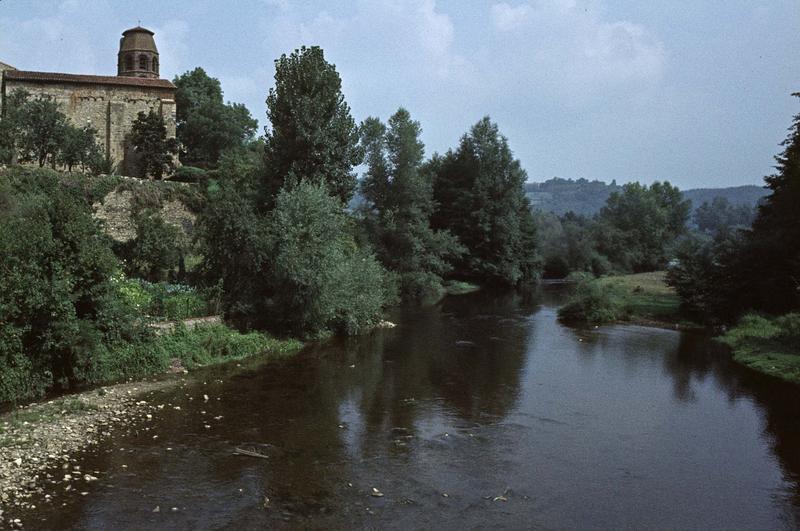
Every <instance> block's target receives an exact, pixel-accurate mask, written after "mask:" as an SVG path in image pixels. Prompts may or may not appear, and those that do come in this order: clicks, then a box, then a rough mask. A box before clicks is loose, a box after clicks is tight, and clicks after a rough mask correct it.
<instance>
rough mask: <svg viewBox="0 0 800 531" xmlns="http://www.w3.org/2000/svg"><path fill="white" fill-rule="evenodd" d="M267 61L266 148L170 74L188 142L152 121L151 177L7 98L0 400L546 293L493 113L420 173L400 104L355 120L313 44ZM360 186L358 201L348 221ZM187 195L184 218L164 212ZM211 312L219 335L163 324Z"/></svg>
mask: <svg viewBox="0 0 800 531" xmlns="http://www.w3.org/2000/svg"><path fill="white" fill-rule="evenodd" d="M275 67H276V72H275V87H274V88H273V89H271V90H270V93H269V96H268V98H267V109H268V110H267V117H268V119H269V122H270V125H269V126H268V127H267V129H266V130H265V134H264V136H263V137H261V138H258V139H256V138H254V136H255V124H256V122H255V121H254V120H253V119H252V118H251V117H250V115H249V113H248V112H247V110H246V109H245V108H244V107H243V106H241V105H238V104H225V103H223V101H224V100H223V95H222V89H221V85H220V83H219V81H218V80H216V79H214V78H212V77H210V76H208V74H206V73H205V71H203V70H202V69H199V68H198V69H195V70H192V71H190V72H187V73H185V74H183V75H181V76H178V77H177V78H176V79H175V84H176V86H177V87H178V91H177V96H176V97H177V98H178V100H179V101H180V102H181V105H179V115H178V126H177V136H178V138H177V140H178V142H177V143H175V142H172V141H170V140H169V139H167V138H166V135H165V129H164V126H163V121H162V120H161V118H160V117H159V116H158V115H156V114H154V113H150V114H144V113H143V114H141V115H140V116H139V117H138V119H137V120H136V121H135V123H134V126H133V134H132V137H131V139H132V142H133V147H134V149H135V150H136V152H137V153H138V155H139V157H140V158H141V160H142V161H143V163H144V167H145V169H146V171H147V174H148V176H149V177H150V179H151V182H149V183H143V182H137V181H135V180H131V179H127V178H121V177H117V176H114V175H113V170H114V164H113V162H114V161H109V160H101V159H100V157H99V156H98V153H100V152H101V150H99V149H98V147H97V145H96V143H95V134H94V132H93V131H91V130H86V131H83V132H82V133H81V134H82V135H83V136H82V137H81V138H82V139H83V140H84V141H85V142H83V143H82V144H80V149H78V154H77V155H76V156H75V157H72V155H70V150H72V149H73V147H74V146H73V144H74V142H72V137H74V136H75V135H76V134H77V133H75V131H73V130H72V129H71V127H72V126H70V125H69V124H68V123H67V121H66V119H65V117H64V115H63V113H61V111H60V110H59V108H58V106H57V105H56V104H55V103H53V102H51V101H49V100H43V99H41V98H36V99H34V98H32V97H31V96H30V95H29V94H25V93H17V94H15V95H14V98H12V105H11V107H10V108H9V112H7V113H6V114H5V115H4V117H3V119H2V122H0V124H2V126H0V147H2V150H0V162H2V163H5V164H8V165H10V168H8V169H5V170H0V205H1V206H2V208H0V270H2V271H3V275H2V277H1V278H0V404H9V403H16V402H20V401H27V400H30V399H33V398H37V397H40V396H42V395H43V394H44V393H46V392H48V391H62V392H63V391H68V390H74V389H81V388H84V387H86V386H92V385H97V384H101V383H105V382H113V381H118V380H122V379H127V378H138V377H142V376H144V375H147V374H152V373H158V372H163V371H164V370H165V369H166V368H167V367H169V366H176V365H177V366H179V367H183V368H192V367H194V366H198V365H206V364H209V363H215V362H218V361H223V360H229V359H235V358H239V357H243V356H248V355H254V354H257V353H267V354H272V355H277V354H283V353H285V352H288V351H292V350H296V349H297V348H298V347H299V346H300V340H304V339H308V338H311V339H313V338H320V337H325V336H328V335H330V334H337V333H338V334H358V333H362V332H364V331H366V330H369V329H370V328H372V327H374V326H376V325H377V324H379V323H380V322H381V320H382V316H383V309H384V308H385V307H387V306H388V305H392V304H396V303H397V302H398V301H400V300H403V301H407V302H412V303H421V302H431V301H435V300H437V299H438V298H440V297H441V296H442V295H443V294H444V293H446V292H448V291H449V292H451V293H459V292H460V293H464V292H468V291H471V290H473V289H475V285H477V284H491V285H496V286H502V287H514V286H518V285H521V284H525V283H529V282H535V281H536V280H537V278H538V276H539V271H540V261H539V257H538V252H537V243H536V237H535V226H534V223H533V217H532V214H531V210H530V208H529V204H528V202H527V199H526V198H525V193H524V189H523V184H524V182H525V180H526V175H525V172H524V170H522V168H521V165H520V163H519V161H517V160H515V159H514V158H513V155H512V153H511V151H510V149H509V147H508V142H507V140H506V139H505V137H503V136H502V135H501V134H500V132H499V130H498V127H497V125H496V124H494V123H493V122H491V120H490V119H489V118H484V119H482V120H481V121H479V122H478V123H477V124H476V125H475V126H474V127H473V128H472V129H471V130H470V131H469V132H468V133H467V134H465V135H464V136H463V137H462V139H461V141H460V143H459V145H458V147H457V148H455V149H453V150H451V151H448V152H447V153H446V154H444V155H437V154H434V155H433V156H432V157H431V158H430V159H429V160H427V161H426V160H424V154H425V153H424V146H423V144H422V142H421V141H420V139H419V136H420V133H421V126H420V124H419V123H418V122H416V121H414V120H413V119H412V118H411V115H410V113H409V112H408V111H406V110H405V109H400V110H398V111H397V113H395V114H394V115H393V116H391V117H390V118H389V120H388V124H386V125H384V123H383V122H381V120H379V119H378V118H369V119H367V120H365V121H364V123H362V124H357V123H356V122H355V121H354V120H353V118H352V116H351V114H350V108H349V106H348V105H347V103H346V101H345V98H344V95H343V94H342V91H341V80H340V78H339V74H338V73H337V71H336V69H335V67H334V66H333V65H331V64H330V63H328V62H327V61H326V60H325V57H324V54H323V51H322V50H321V49H320V48H317V47H311V48H301V49H299V50H296V51H294V52H293V53H291V54H288V55H283V56H281V57H280V58H279V59H278V60H277V61H276V63H275ZM33 111H35V112H33ZM76 149H77V148H76ZM176 154H177V155H178V157H179V158H180V160H181V161H182V162H183V164H184V165H183V166H182V167H181V168H180V169H178V170H176V171H175V172H174V176H173V179H174V180H176V181H184V182H189V184H184V185H181V184H178V183H167V182H160V179H162V177H163V176H165V175H169V174H170V173H172V170H173V168H174V166H175V155H176ZM17 161H23V162H34V163H36V164H37V165H38V166H40V169H31V168H29V167H19V166H16V165H15V164H16V162H17ZM362 162H366V166H367V173H366V176H365V178H364V179H363V180H362V181H361V182H359V181H358V180H357V178H356V173H355V171H354V168H356V167H357V166H359V165H360V164H361V163H362ZM45 167H50V168H53V169H46V168H45ZM56 169H59V170H61V171H62V172H61V173H60V172H59V171H55V170H56ZM73 169H75V170H79V171H78V172H74V173H73V172H71V171H70V170H73ZM64 170H66V171H64ZM356 190H360V192H361V193H362V195H363V196H364V197H365V198H366V200H365V201H364V202H363V203H362V205H361V206H360V207H359V208H356V209H352V208H349V207H348V203H349V201H350V200H351V198H352V197H353V194H354V193H355V192H356ZM112 198H113V199H112ZM121 198H124V201H123V199H121ZM176 201H177V202H178V203H181V204H182V205H183V206H182V207H181V208H184V209H186V210H188V211H189V213H190V214H191V216H188V215H187V216H185V217H184V219H180V220H176V219H171V218H170V217H169V216H167V215H166V214H165V209H166V208H167V206H168V204H172V203H173V202H176ZM114 202H127V204H128V205H129V206H128V207H126V208H129V210H130V215H129V217H128V218H127V222H126V223H122V224H120V223H118V220H116V221H115V220H114V219H113V217H114V216H113V215H112V214H109V212H112V213H113V210H114V208H117V207H118V206H119V205H116V206H115V205H111V204H106V203H114ZM467 214H469V215H467ZM185 225H190V226H191V227H189V228H188V229H187V227H186V226H185ZM119 233H125V235H124V237H121V236H120V234H119ZM209 314H222V315H223V316H224V320H225V322H226V323H227V324H225V325H221V324H220V325H213V326H198V327H191V328H189V327H182V326H180V325H178V326H175V327H174V331H173V332H172V333H163V334H157V333H156V330H155V329H154V328H153V327H152V326H151V325H152V324H153V323H157V322H159V321H164V320H181V319H184V318H187V317H197V316H205V315H209ZM162 329H163V327H162ZM292 338H298V339H292Z"/></svg>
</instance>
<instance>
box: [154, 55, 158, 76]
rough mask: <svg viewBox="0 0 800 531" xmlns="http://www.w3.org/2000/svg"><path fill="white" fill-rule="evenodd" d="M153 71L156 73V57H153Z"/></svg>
mask: <svg viewBox="0 0 800 531" xmlns="http://www.w3.org/2000/svg"><path fill="white" fill-rule="evenodd" d="M153 72H155V73H156V74H158V57H153Z"/></svg>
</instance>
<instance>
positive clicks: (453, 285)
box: [444, 280, 481, 295]
mask: <svg viewBox="0 0 800 531" xmlns="http://www.w3.org/2000/svg"><path fill="white" fill-rule="evenodd" d="M444 289H445V292H446V293H447V294H448V295H466V294H467V293H474V292H476V291H479V290H480V289H481V287H480V286H478V285H477V284H471V283H469V282H462V281H460V280H448V281H447V282H445V285H444Z"/></svg>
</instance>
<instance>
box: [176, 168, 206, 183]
mask: <svg viewBox="0 0 800 531" xmlns="http://www.w3.org/2000/svg"><path fill="white" fill-rule="evenodd" d="M207 177H208V172H207V171H206V170H204V169H202V168H195V167H194V166H181V167H180V168H178V169H177V170H175V173H173V174H172V176H171V177H170V178H169V180H170V181H176V182H181V183H202V182H204V181H205V180H206V178H207Z"/></svg>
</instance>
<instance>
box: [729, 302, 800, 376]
mask: <svg viewBox="0 0 800 531" xmlns="http://www.w3.org/2000/svg"><path fill="white" fill-rule="evenodd" d="M717 339H718V341H720V342H721V343H724V344H726V345H728V346H729V347H730V348H731V350H732V351H733V359H734V360H735V361H737V362H739V363H741V364H743V365H745V366H747V367H750V368H751V369H754V370H757V371H759V372H763V373H765V374H769V375H772V376H777V377H778V378H782V379H784V380H788V381H792V382H796V383H800V313H789V314H786V315H783V316H780V317H775V318H767V317H763V316H760V315H755V314H748V315H745V316H744V317H742V319H741V320H740V321H739V324H737V325H736V326H735V327H733V328H731V329H730V330H729V331H728V332H727V333H726V334H725V335H723V336H720V337H719V338H717Z"/></svg>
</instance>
